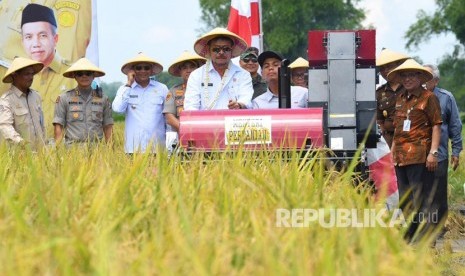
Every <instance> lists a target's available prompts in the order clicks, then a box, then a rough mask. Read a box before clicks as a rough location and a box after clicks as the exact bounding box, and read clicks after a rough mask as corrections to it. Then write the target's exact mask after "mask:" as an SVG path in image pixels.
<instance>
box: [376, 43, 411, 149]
mask: <svg viewBox="0 0 465 276" xmlns="http://www.w3.org/2000/svg"><path fill="white" fill-rule="evenodd" d="M408 58H409V57H408V56H406V55H404V54H401V53H397V52H394V51H391V50H389V49H383V50H382V51H381V53H380V54H379V56H378V58H377V59H376V66H378V67H379V72H380V74H381V76H382V77H383V78H384V79H385V80H386V81H387V83H385V84H383V85H382V86H380V87H379V88H378V89H376V101H377V113H376V121H377V123H378V125H379V127H380V130H381V134H382V135H383V137H384V139H385V140H386V143H387V144H388V146H389V148H390V147H391V145H392V137H393V136H394V125H393V122H394V117H395V104H396V98H397V95H398V94H400V93H401V92H402V91H403V89H404V88H403V86H402V84H401V83H395V82H392V81H389V80H388V77H387V75H388V73H389V72H391V71H392V70H393V69H394V68H396V67H397V66H399V65H401V64H402V63H403V62H404V61H405V60H407V59H408Z"/></svg>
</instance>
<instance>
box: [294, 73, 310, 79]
mask: <svg viewBox="0 0 465 276" xmlns="http://www.w3.org/2000/svg"><path fill="white" fill-rule="evenodd" d="M292 76H293V77H296V78H306V77H308V73H300V74H293V75H292Z"/></svg>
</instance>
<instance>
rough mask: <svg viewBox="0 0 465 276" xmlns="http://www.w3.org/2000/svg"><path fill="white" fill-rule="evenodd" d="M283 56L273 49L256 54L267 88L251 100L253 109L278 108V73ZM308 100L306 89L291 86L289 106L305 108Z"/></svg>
mask: <svg viewBox="0 0 465 276" xmlns="http://www.w3.org/2000/svg"><path fill="white" fill-rule="evenodd" d="M282 60H283V57H282V56H281V55H280V54H278V53H276V52H273V51H265V52H263V53H261V54H260V55H259V56H258V63H259V64H260V67H261V68H262V76H263V79H264V80H266V82H267V85H268V89H267V91H266V92H265V93H263V94H261V95H260V96H258V97H256V98H255V99H254V100H253V101H252V104H253V108H254V109H274V108H279V97H278V93H279V74H278V68H280V67H281V61H282ZM307 102H308V90H307V89H305V88H303V87H300V86H291V108H305V107H307Z"/></svg>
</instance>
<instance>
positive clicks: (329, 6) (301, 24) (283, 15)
mask: <svg viewBox="0 0 465 276" xmlns="http://www.w3.org/2000/svg"><path fill="white" fill-rule="evenodd" d="M357 2H359V0H355V1H344V0H294V1H281V0H267V1H262V5H263V7H262V17H263V19H262V22H263V33H264V48H265V50H274V51H278V52H281V53H282V54H283V55H284V56H285V57H286V58H288V59H290V60H293V59H295V58H297V57H299V56H302V57H306V56H307V48H308V37H307V34H308V31H309V30H319V29H320V30H339V29H357V28H360V27H361V21H362V20H363V19H364V18H365V15H364V13H363V10H361V9H357V8H356V7H355V5H354V4H355V3H357ZM230 3H231V1H230V0H200V6H201V8H202V20H203V22H204V23H205V24H206V26H207V28H208V29H211V28H214V27H219V26H227V23H228V16H229V9H230Z"/></svg>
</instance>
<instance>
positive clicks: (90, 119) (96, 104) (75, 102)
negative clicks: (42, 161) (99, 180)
mask: <svg viewBox="0 0 465 276" xmlns="http://www.w3.org/2000/svg"><path fill="white" fill-rule="evenodd" d="M104 75H105V72H103V71H102V70H101V69H100V68H98V67H97V66H95V65H94V64H92V62H90V61H89V60H88V59H86V58H81V59H79V60H78V61H76V63H74V64H73V66H71V67H70V68H69V69H68V70H66V72H65V73H63V76H64V77H65V78H74V79H75V80H76V82H77V86H76V87H75V88H74V89H71V90H69V91H67V92H65V93H63V94H61V95H60V96H58V98H57V99H56V102H55V117H54V118H53V125H54V133H55V142H56V144H60V142H61V141H62V139H63V137H64V138H65V142H66V144H71V143H85V142H97V141H100V140H102V139H103V137H105V141H107V142H108V141H110V139H111V134H112V130H113V118H112V114H111V105H110V100H109V99H108V97H107V96H106V95H103V93H102V91H101V90H100V89H99V88H98V87H97V89H96V90H94V89H92V86H91V85H92V81H93V80H94V78H95V77H97V78H98V77H102V76H104Z"/></svg>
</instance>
